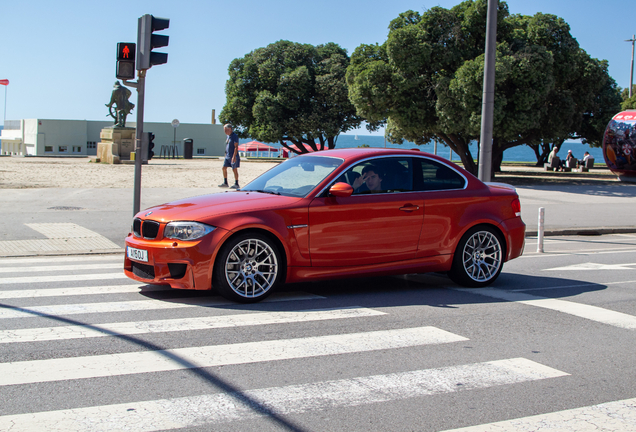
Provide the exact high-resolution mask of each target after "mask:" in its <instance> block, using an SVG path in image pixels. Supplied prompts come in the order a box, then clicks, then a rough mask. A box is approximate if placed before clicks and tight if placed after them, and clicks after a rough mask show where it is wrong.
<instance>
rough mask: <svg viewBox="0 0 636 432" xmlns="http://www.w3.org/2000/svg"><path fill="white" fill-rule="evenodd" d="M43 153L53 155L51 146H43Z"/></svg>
mask: <svg viewBox="0 0 636 432" xmlns="http://www.w3.org/2000/svg"><path fill="white" fill-rule="evenodd" d="M44 153H53V146H44Z"/></svg>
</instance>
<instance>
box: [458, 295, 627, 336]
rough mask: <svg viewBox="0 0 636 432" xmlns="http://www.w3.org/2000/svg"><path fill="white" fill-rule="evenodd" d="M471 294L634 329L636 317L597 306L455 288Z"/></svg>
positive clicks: (531, 296)
mask: <svg viewBox="0 0 636 432" xmlns="http://www.w3.org/2000/svg"><path fill="white" fill-rule="evenodd" d="M457 290H459V291H465V292H468V293H473V294H480V295H483V296H487V297H492V298H496V299H501V300H506V301H510V302H515V303H523V304H527V305H530V306H537V307H541V308H545V309H551V310H555V311H558V312H563V313H566V314H570V315H574V316H577V317H580V318H585V319H588V320H592V321H597V322H600V323H603V324H609V325H611V326H615V327H620V328H624V329H636V317H635V316H632V315H628V314H625V313H622V312H615V311H612V310H609V309H604V308H601V307H598V306H590V305H586V304H582V303H575V302H570V301H565V300H558V299H552V298H547V297H539V296H533V295H530V294H524V293H519V292H511V291H504V290H499V289H495V288H478V289H465V288H457Z"/></svg>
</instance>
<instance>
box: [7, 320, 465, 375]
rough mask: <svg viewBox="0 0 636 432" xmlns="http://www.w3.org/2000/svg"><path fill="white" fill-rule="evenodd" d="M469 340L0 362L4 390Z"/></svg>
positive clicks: (286, 342) (436, 336) (279, 344)
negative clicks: (8, 387)
mask: <svg viewBox="0 0 636 432" xmlns="http://www.w3.org/2000/svg"><path fill="white" fill-rule="evenodd" d="M466 340H468V339H467V338H465V337H462V336H459V335H456V334H453V333H449V332H447V331H444V330H440V329H438V328H435V327H430V326H429V327H416V328H406V329H395V330H381V331H373V332H363V333H349V334H341V335H328V336H314V337H306V338H297V339H281V340H271V341H258V342H244V343H236V344H227V345H211V346H201V347H190V348H177V349H168V350H157V351H140V352H128V353H120V354H108V355H95V356H84V357H72V358H62V359H46V360H29V361H21V362H12V363H0V386H6V385H18V384H28V383H40V382H51V381H62V380H74V379H85V378H97V377H109V376H118V375H131V374H140V373H150V372H166V371H174V370H182V369H193V368H205V367H213V366H221V365H223V366H227V365H237V364H249V363H263V362H270V361H277V360H290V359H300V358H308V357H320V356H330V355H338V354H351V353H359V352H369V351H378V350H385V349H395V348H408V347H414V346H421V345H432V344H444V343H452V342H459V341H466Z"/></svg>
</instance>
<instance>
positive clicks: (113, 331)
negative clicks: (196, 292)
mask: <svg viewBox="0 0 636 432" xmlns="http://www.w3.org/2000/svg"><path fill="white" fill-rule="evenodd" d="M378 315H386V314H385V313H384V312H380V311H377V310H373V309H368V308H363V307H360V306H352V307H349V308H344V309H309V310H295V311H284V312H261V313H247V314H238V315H223V316H214V317H194V318H180V319H166V320H153V321H136V322H121V323H110V324H97V325H87V326H80V325H76V326H63V327H47V328H28V329H16V330H0V343H15V342H40V341H52V340H67V339H82V338H91V337H101V336H119V335H137V334H148V333H165V332H176V331H191V330H209V329H217V328H227V327H244V326H260V325H268V324H283V323H299V322H310V321H325V320H335V319H348V318H361V317H371V316H378Z"/></svg>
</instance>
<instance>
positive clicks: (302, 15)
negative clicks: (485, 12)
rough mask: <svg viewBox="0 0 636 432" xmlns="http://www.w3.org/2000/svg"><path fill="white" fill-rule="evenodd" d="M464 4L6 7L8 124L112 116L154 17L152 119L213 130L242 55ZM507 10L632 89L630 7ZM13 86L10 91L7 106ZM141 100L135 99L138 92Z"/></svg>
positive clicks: (354, 42)
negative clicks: (535, 18)
mask: <svg viewBox="0 0 636 432" xmlns="http://www.w3.org/2000/svg"><path fill="white" fill-rule="evenodd" d="M458 3H459V1H458V0H450V1H445V0H436V1H429V0H419V1H405V0H392V1H377V0H366V1H348V0H340V1H334V0H322V1H305V0H295V1H288V0H272V1H270V2H263V1H262V0H259V1H256V0H254V1H252V0H237V1H234V2H220V1H217V0H208V1H188V0H184V1H181V2H175V1H164V0H153V1H129V2H108V1H104V2H93V1H90V2H87V1H68V0H56V1H33V0H22V1H15V0H14V1H7V2H4V4H3V6H2V20H1V21H0V41H2V42H1V57H0V79H5V78H6V79H9V80H10V84H9V86H8V88H7V89H6V90H7V107H6V118H7V120H12V119H21V118H43V119H86V120H105V119H107V117H106V116H107V114H108V111H107V108H106V107H105V106H104V104H106V103H107V102H108V101H109V99H110V92H111V90H112V86H113V84H114V82H115V54H116V52H115V51H116V44H117V42H135V40H136V38H137V19H138V18H139V17H140V16H142V15H144V14H147V13H149V14H152V15H154V16H157V17H164V18H169V19H170V28H169V29H166V30H164V31H163V32H161V33H162V34H167V35H169V36H170V44H169V46H168V47H165V48H163V49H161V50H157V51H163V52H167V53H168V54H169V56H168V63H167V64H165V65H160V66H155V67H153V68H152V69H150V70H149V71H148V75H147V78H146V100H145V103H146V107H145V121H150V122H170V121H172V119H179V121H180V122H182V123H208V122H210V118H211V111H212V109H216V114H217V118H218V114H219V113H220V112H221V109H222V108H223V105H224V104H225V90H224V88H225V81H226V79H227V76H228V75H227V68H228V65H229V63H230V61H232V60H233V59H234V58H237V57H243V56H244V55H245V54H247V53H249V52H250V51H252V50H254V49H256V48H259V47H262V46H265V45H267V44H269V43H272V42H276V41H278V40H281V39H285V40H290V41H294V42H302V43H310V44H313V45H318V44H322V43H327V42H335V43H337V44H339V45H340V46H342V47H343V48H345V49H347V50H348V52H349V54H351V53H352V52H353V50H354V49H355V48H356V47H357V46H358V45H360V44H362V43H376V42H378V43H382V42H384V41H385V40H386V36H387V33H388V30H387V26H388V24H389V22H390V21H391V20H392V19H393V18H395V17H396V16H397V15H398V14H399V13H401V12H404V11H406V10H409V9H412V10H416V11H419V12H423V11H424V10H426V9H428V8H431V7H434V6H442V7H445V8H450V7H452V6H454V5H456V4H458ZM116 5H118V6H116ZM508 6H509V9H510V12H511V13H518V14H524V15H533V14H535V13H536V12H543V13H550V14H555V15H557V16H560V17H562V18H563V19H565V21H566V22H567V23H569V24H570V27H571V33H572V34H573V36H574V37H575V38H576V39H577V40H578V42H579V44H580V45H581V47H582V48H583V49H585V50H586V51H587V52H588V53H589V54H590V55H591V56H592V57H596V58H599V59H607V60H608V61H609V71H610V75H612V77H613V78H614V79H615V80H616V81H617V83H618V85H619V86H621V87H623V88H626V87H627V86H628V85H629V68H630V63H631V43H628V42H625V41H624V40H625V39H630V38H631V37H632V35H633V34H634V33H636V21H634V20H633V19H631V18H628V17H630V16H632V15H633V13H634V8H633V5H631V4H630V2H625V1H616V0H606V1H604V2H600V1H598V0H594V1H593V0H578V1H575V0H509V1H508ZM4 90H5V89H4V87H0V98H4V95H3V94H2V93H3V92H4ZM131 101H133V102H136V93H135V92H134V91H133V97H132V98H131ZM1 106H2V107H3V106H4V101H2V104H1ZM2 109H4V108H2ZM3 114H4V112H3ZM132 115H133V119H134V115H135V112H134V111H133V114H132ZM349 133H353V132H349ZM359 133H361V134H364V133H367V132H366V131H359Z"/></svg>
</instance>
